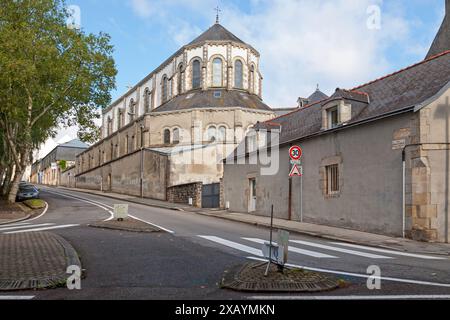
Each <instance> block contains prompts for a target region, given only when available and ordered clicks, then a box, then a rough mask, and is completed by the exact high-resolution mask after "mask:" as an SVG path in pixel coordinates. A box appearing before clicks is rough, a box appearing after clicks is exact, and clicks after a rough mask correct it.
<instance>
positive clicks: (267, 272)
mask: <svg viewBox="0 0 450 320" xmlns="http://www.w3.org/2000/svg"><path fill="white" fill-rule="evenodd" d="M272 234H273V205H272V210H271V212H270V247H269V263H268V264H267V268H266V272H265V273H264V276H265V277H267V275H268V274H269V268H270V263H271V262H272Z"/></svg>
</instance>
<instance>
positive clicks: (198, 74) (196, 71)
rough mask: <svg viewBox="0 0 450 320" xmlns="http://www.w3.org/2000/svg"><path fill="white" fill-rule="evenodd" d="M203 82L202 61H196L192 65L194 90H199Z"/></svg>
mask: <svg viewBox="0 0 450 320" xmlns="http://www.w3.org/2000/svg"><path fill="white" fill-rule="evenodd" d="M201 82H202V71H201V66H200V60H194V62H193V63H192V89H198V88H200V86H201Z"/></svg>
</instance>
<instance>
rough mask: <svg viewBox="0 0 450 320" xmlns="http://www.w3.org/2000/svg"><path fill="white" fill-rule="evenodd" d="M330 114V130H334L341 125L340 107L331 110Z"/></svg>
mask: <svg viewBox="0 0 450 320" xmlns="http://www.w3.org/2000/svg"><path fill="white" fill-rule="evenodd" d="M327 113H328V128H329V129H334V128H336V127H337V126H338V125H339V112H338V107H334V108H331V109H329V110H328V111H327Z"/></svg>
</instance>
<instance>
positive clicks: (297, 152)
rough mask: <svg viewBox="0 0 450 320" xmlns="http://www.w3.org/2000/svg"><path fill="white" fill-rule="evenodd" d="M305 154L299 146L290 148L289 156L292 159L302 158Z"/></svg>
mask: <svg viewBox="0 0 450 320" xmlns="http://www.w3.org/2000/svg"><path fill="white" fill-rule="evenodd" d="M302 155H303V150H302V148H300V147H299V146H293V147H291V148H290V149H289V156H290V157H291V159H292V160H300V158H301V157H302Z"/></svg>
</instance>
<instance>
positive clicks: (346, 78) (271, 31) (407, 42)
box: [67, 0, 445, 107]
mask: <svg viewBox="0 0 450 320" xmlns="http://www.w3.org/2000/svg"><path fill="white" fill-rule="evenodd" d="M444 2H445V1H444V0H384V1H383V0H248V1H245V0H244V1H237V0H222V1H217V0H186V1H182V0H67V4H69V5H77V6H79V7H80V9H81V25H82V28H83V29H84V30H85V31H86V32H92V33H98V32H100V31H103V32H106V33H108V34H110V35H111V37H112V43H113V44H114V46H115V53H114V58H115V60H116V64H117V68H118V71H119V73H118V76H117V90H115V91H114V92H113V99H115V98H118V97H119V96H120V95H122V94H123V93H125V92H126V90H127V86H131V85H134V84H135V83H137V82H138V81H139V80H141V79H142V78H143V77H145V76H146V75H147V74H148V73H150V72H151V71H152V70H153V69H155V68H156V67H157V66H158V65H159V64H161V63H162V62H163V61H164V60H165V59H166V58H168V57H169V56H170V55H171V54H172V53H174V52H175V51H176V50H177V49H178V48H179V47H180V46H182V45H183V44H185V43H187V42H189V41H190V40H191V39H193V38H194V37H196V36H197V35H199V34H200V33H201V32H203V31H205V30H206V29H207V28H208V27H210V26H211V25H212V24H213V23H214V20H215V11H214V7H215V6H216V5H217V4H219V5H220V7H221V8H222V13H221V23H222V25H223V26H225V27H226V28H228V29H229V30H230V31H232V32H233V33H234V34H236V35H237V36H238V37H240V38H241V39H243V40H244V41H246V42H248V43H249V44H251V45H252V46H254V47H255V48H256V49H257V50H258V51H259V52H260V53H261V63H262V66H261V71H262V74H263V76H264V86H263V90H264V92H263V97H264V100H265V101H266V102H267V103H269V104H270V105H271V106H273V107H281V106H294V105H295V103H296V100H297V98H298V97H299V96H308V95H309V94H310V93H312V91H313V90H314V89H315V87H316V84H317V83H319V84H320V87H321V89H322V90H323V91H324V92H325V93H327V94H331V93H332V92H333V90H334V89H335V88H336V87H341V88H351V87H354V86H356V85H358V84H361V83H365V82H367V81H369V80H372V79H374V78H377V77H380V76H383V75H385V74H387V73H390V72H392V71H395V70H398V69H400V68H403V67H405V66H407V65H410V64H412V63H415V62H418V61H420V60H421V59H423V58H424V56H425V55H426V52H427V50H428V48H429V46H430V44H431V41H432V39H433V38H434V35H435V34H436V32H437V29H438V28H439V25H440V23H441V21H442V18H443V16H444ZM370 5H377V6H379V8H380V9H381V28H380V29H376V30H373V29H372V30H371V29H369V28H367V26H366V21H367V19H368V18H369V14H368V13H367V8H368V7H369V6H370Z"/></svg>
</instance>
